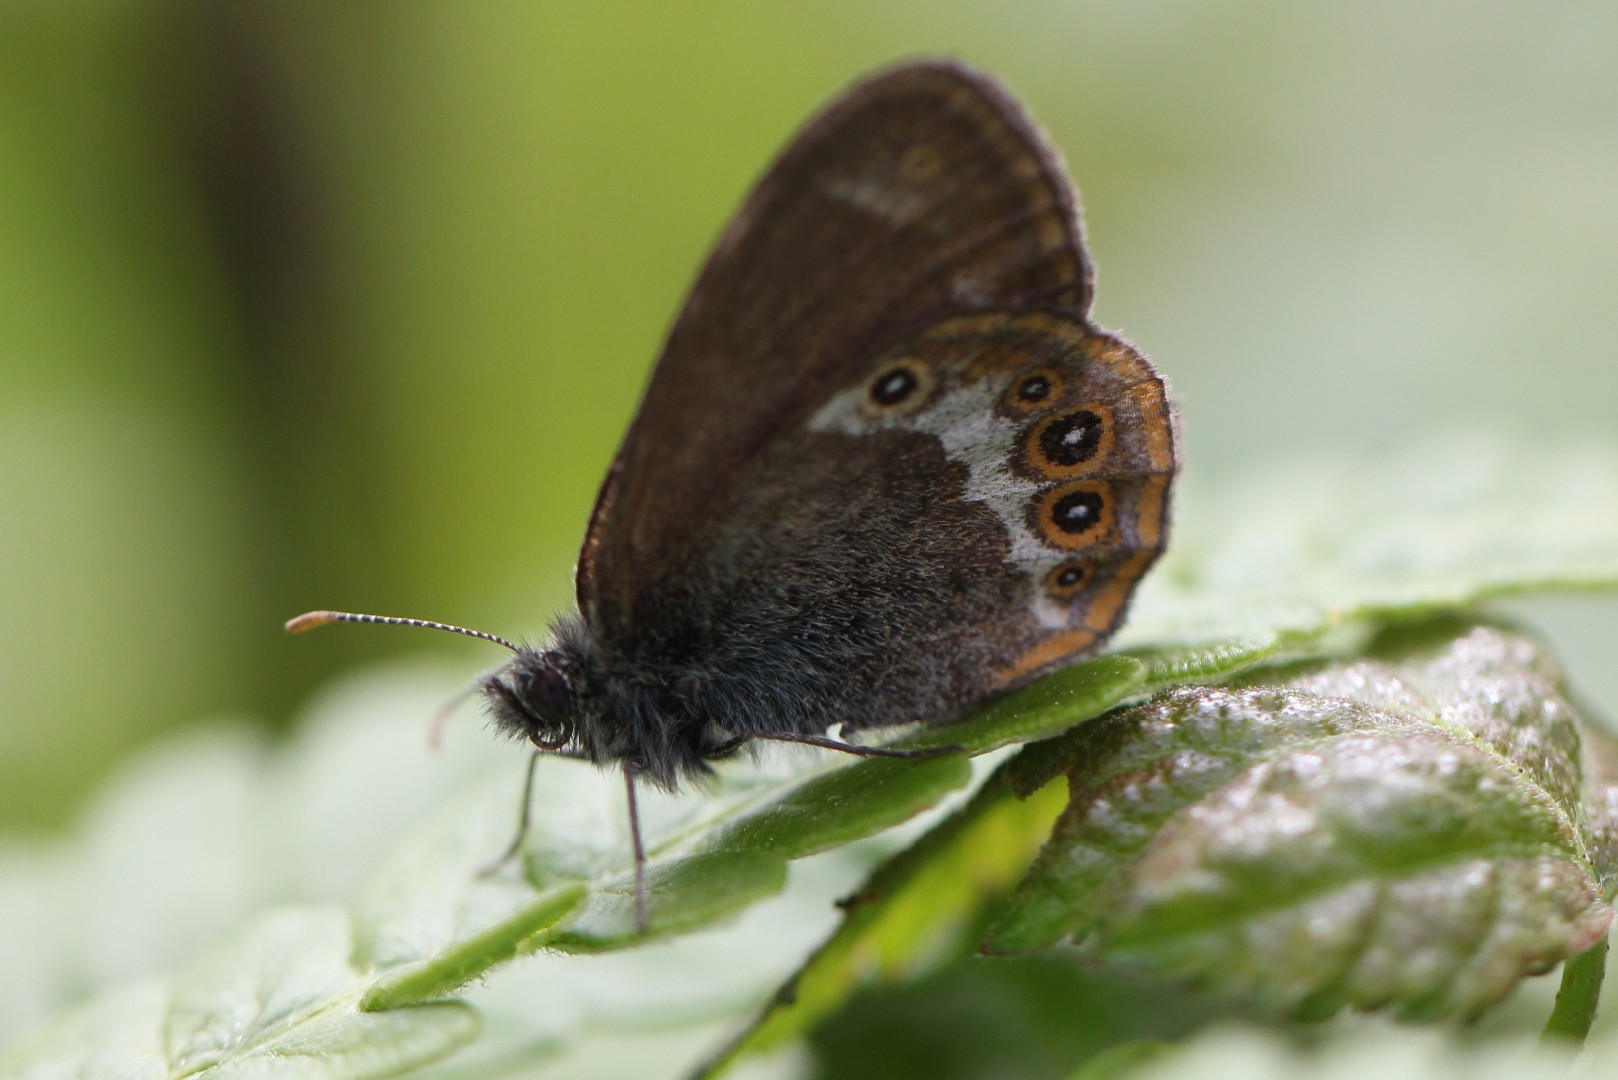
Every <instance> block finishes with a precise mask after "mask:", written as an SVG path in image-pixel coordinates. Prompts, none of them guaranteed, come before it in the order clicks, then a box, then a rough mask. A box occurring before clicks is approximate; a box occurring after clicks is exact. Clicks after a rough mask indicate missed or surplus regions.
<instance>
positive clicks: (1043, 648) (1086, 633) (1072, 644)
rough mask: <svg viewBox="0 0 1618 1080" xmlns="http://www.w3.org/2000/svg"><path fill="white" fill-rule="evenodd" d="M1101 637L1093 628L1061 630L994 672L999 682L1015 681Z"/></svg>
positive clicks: (1086, 647) (1085, 646)
mask: <svg viewBox="0 0 1618 1080" xmlns="http://www.w3.org/2000/svg"><path fill="white" fill-rule="evenodd" d="M1100 637H1101V635H1100V634H1097V633H1096V632H1095V631H1094V630H1085V629H1078V630H1063V631H1062V632H1061V633H1058V634H1052V635H1051V636H1050V637H1048V638H1046V639H1045V640H1044V641H1041V642H1040V643H1039V644H1038V645H1035V646H1034V647H1033V648H1032V649H1029V650H1028V651H1027V652H1025V653H1023V654H1022V655H1021V656H1019V657H1017V659H1016V660H1013V661H1012V662H1011V664H1010V666H1009V667H1003V668H1001V669H1000V670H999V671H998V672H996V674H997V675H998V676H999V678H1000V684H1001V685H1002V686H1004V685H1005V684H1007V683H1012V682H1016V681H1017V680H1018V679H1020V678H1022V677H1023V676H1024V675H1027V674H1028V673H1029V672H1031V671H1038V670H1039V669H1040V668H1042V667H1044V666H1045V665H1047V664H1054V663H1055V662H1056V661H1058V660H1061V659H1063V658H1064V657H1068V656H1073V655H1074V654H1076V653H1081V652H1083V651H1084V650H1086V649H1088V648H1090V647H1091V646H1093V645H1094V644H1095V643H1096V641H1097V640H1098V639H1099V638H1100Z"/></svg>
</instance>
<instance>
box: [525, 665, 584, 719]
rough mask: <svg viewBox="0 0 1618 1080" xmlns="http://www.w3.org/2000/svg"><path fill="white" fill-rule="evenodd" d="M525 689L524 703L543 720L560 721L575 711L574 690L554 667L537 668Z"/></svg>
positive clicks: (565, 677)
mask: <svg viewBox="0 0 1618 1080" xmlns="http://www.w3.org/2000/svg"><path fill="white" fill-rule="evenodd" d="M524 690H525V692H524V694H523V701H524V703H525V704H526V705H527V706H528V707H529V708H531V709H532V710H533V711H534V712H535V713H536V714H537V715H538V716H539V717H540V719H542V720H546V721H552V722H560V721H563V720H566V719H567V718H568V717H569V716H571V715H572V713H573V690H572V688H571V687H569V686H568V683H567V676H566V675H564V674H562V673H561V672H560V671H558V670H557V669H556V668H554V667H542V668H539V669H538V670H536V671H535V672H534V673H533V675H532V677H531V678H529V680H528V685H527V686H526V687H525V688H524Z"/></svg>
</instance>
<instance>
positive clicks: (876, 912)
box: [702, 770, 1061, 1077]
mask: <svg viewBox="0 0 1618 1080" xmlns="http://www.w3.org/2000/svg"><path fill="white" fill-rule="evenodd" d="M1059 795H1060V792H1059V790H1058V789H1056V788H1054V787H1053V788H1052V789H1050V795H1044V794H1039V795H1035V796H1034V797H1033V798H1030V799H1026V800H1024V799H1019V798H1017V797H1016V795H1015V793H1014V792H1013V791H1012V788H1011V785H1010V783H1009V781H1008V780H1007V778H1006V775H1005V771H1004V770H1001V771H1000V772H999V773H997V774H996V775H995V776H994V777H992V778H991V779H990V780H989V781H988V782H987V783H985V784H984V786H983V787H982V788H981V789H980V790H979V791H978V793H977V794H976V795H975V796H974V797H973V799H972V801H971V802H970V803H968V804H967V806H966V807H964V808H962V809H961V810H959V811H957V812H956V813H955V814H953V815H951V816H950V817H949V818H948V819H946V820H945V821H944V822H943V823H942V824H940V825H939V826H937V827H936V828H934V829H933V830H932V831H931V832H929V833H928V834H927V836H926V837H924V838H923V839H922V840H921V841H920V842H919V843H917V844H916V845H915V846H914V847H912V848H910V849H909V850H907V851H905V852H904V853H902V854H901V855H899V856H897V857H896V858H894V859H892V860H890V861H889V862H888V863H887V864H886V865H885V866H883V867H882V869H881V870H879V871H878V872H877V873H876V874H875V875H874V876H873V877H872V878H871V880H870V881H869V882H868V883H867V884H866V885H865V886H864V888H862V889H861V890H860V891H859V892H858V893H856V894H855V895H854V896H852V897H850V898H848V899H847V900H845V901H844V902H843V906H844V908H845V910H846V912H847V914H846V916H845V917H844V919H843V922H842V925H841V926H839V927H838V930H837V932H836V934H835V935H833V936H832V938H831V939H830V940H828V941H827V942H826V943H825V944H824V945H822V946H821V947H820V948H819V949H818V950H816V952H815V954H814V955H813V956H812V957H810V958H809V960H808V962H807V963H806V964H805V965H804V966H803V967H802V968H801V969H800V970H799V971H798V973H797V974H796V975H794V976H793V977H792V979H791V980H790V981H789V982H788V983H787V984H786V985H785V986H784V987H783V988H782V990H781V991H779V992H778V993H777V994H776V996H775V999H774V1000H773V1001H771V1002H770V1004H769V1005H768V1006H766V1008H765V1009H764V1011H763V1012H762V1013H761V1014H760V1015H759V1016H758V1017H757V1018H756V1019H755V1020H754V1021H753V1023H752V1024H751V1025H750V1026H749V1027H748V1028H747V1030H746V1031H744V1032H743V1033H742V1034H741V1035H740V1036H738V1037H737V1038H736V1039H735V1040H734V1041H733V1042H732V1043H731V1044H730V1045H729V1046H728V1047H726V1048H725V1049H724V1050H723V1051H722V1052H721V1053H720V1054H719V1055H718V1056H717V1057H715V1058H714V1060H713V1061H711V1062H710V1063H709V1064H708V1065H707V1066H706V1067H705V1068H704V1069H703V1070H702V1075H703V1076H709V1077H715V1076H719V1075H722V1074H723V1073H724V1072H725V1071H727V1070H728V1069H729V1068H730V1067H731V1066H733V1065H734V1064H736V1063H737V1062H738V1061H740V1060H741V1059H742V1058H745V1057H750V1056H753V1055H756V1054H760V1053H767V1052H769V1051H771V1050H774V1049H776V1048H778V1047H780V1046H782V1045H784V1044H785V1043H787V1042H789V1041H791V1040H792V1039H795V1038H798V1037H800V1036H802V1035H803V1034H804V1033H806V1032H807V1031H808V1030H809V1029H810V1028H812V1027H813V1026H814V1024H815V1023H817V1022H818V1021H820V1020H822V1019H823V1018H824V1017H825V1016H826V1015H827V1014H829V1013H830V1012H831V1011H832V1010H833V1009H835V1008H836V1007H837V1006H839V1005H841V1004H842V1003H843V1002H844V1001H845V1000H846V999H847V998H848V996H849V995H850V994H852V993H853V992H854V991H855V990H856V989H858V988H859V987H861V986H867V985H872V984H876V983H881V982H893V981H903V980H908V979H912V978H915V977H916V976H918V975H919V974H921V973H923V972H925V971H927V970H930V969H933V968H936V967H938V966H940V965H942V964H944V963H947V962H948V961H949V960H950V959H952V958H954V957H956V956H959V955H962V954H963V953H965V952H968V951H970V949H971V948H972V946H973V944H974V943H975V941H976V933H975V931H976V930H977V928H978V927H979V926H980V925H981V921H980V913H981V912H982V911H983V910H985V909H986V908H987V907H988V906H989V905H990V904H991V903H992V902H993V901H994V900H996V899H998V898H1000V897H1003V896H1004V895H1006V893H1007V892H1008V891H1009V890H1010V888H1011V886H1012V884H1013V883H1014V882H1015V881H1016V880H1017V878H1018V877H1019V876H1020V875H1021V874H1022V873H1023V871H1024V870H1025V869H1026V867H1027V865H1028V863H1029V860H1030V859H1032V857H1033V854H1034V852H1035V850H1036V849H1037V848H1038V846H1039V844H1040V842H1041V841H1042V840H1043V838H1044V837H1045V835H1046V834H1047V833H1048V831H1049V829H1050V824H1051V821H1052V819H1053V818H1054V816H1055V815H1056V813H1057V811H1058V810H1059V809H1060V807H1061V800H1060V798H1059V797H1052V796H1059Z"/></svg>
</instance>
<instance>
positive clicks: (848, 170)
mask: <svg viewBox="0 0 1618 1080" xmlns="http://www.w3.org/2000/svg"><path fill="white" fill-rule="evenodd" d="M1092 279H1093V271H1092V269H1091V266H1090V263H1089V260H1088V258H1087V257H1086V254H1085V250H1084V242H1083V237H1082V233H1081V230H1080V225H1079V220H1078V215H1077V212H1076V210H1075V207H1074V201H1073V195H1072V191H1071V189H1070V188H1069V186H1068V183H1067V180H1066V178H1065V176H1064V173H1063V170H1062V167H1061V164H1060V162H1059V160H1058V158H1057V156H1056V154H1055V153H1054V152H1053V151H1052V150H1051V149H1050V148H1049V147H1048V146H1047V144H1046V143H1045V141H1044V139H1043V138H1042V136H1041V135H1040V133H1039V131H1038V130H1037V129H1036V128H1035V127H1034V125H1033V124H1032V122H1031V121H1030V120H1029V119H1028V117H1027V116H1026V115H1024V113H1023V111H1022V109H1021V108H1019V107H1018V105H1017V103H1016V102H1015V101H1014V100H1013V99H1012V98H1011V97H1010V95H1009V94H1008V93H1007V92H1006V91H1005V90H1003V89H1002V88H1001V87H1000V86H999V84H997V83H996V82H995V81H993V80H992V79H990V78H988V77H987V76H984V75H982V74H980V73H978V72H975V71H972V70H970V69H968V68H965V67H963V66H961V65H958V64H954V63H945V62H933V61H928V62H920V63H909V64H904V65H901V66H898V67H895V68H892V69H890V70H887V71H883V72H880V73H878V74H876V75H874V76H872V77H870V78H868V79H866V80H864V81H863V82H860V83H858V84H857V85H855V86H854V87H853V88H851V89H850V90H848V91H847V92H846V93H845V94H844V95H843V96H842V97H840V98H839V99H837V100H836V101H834V102H833V103H832V104H831V105H830V106H829V107H828V108H827V109H826V110H825V111H824V112H822V113H821V114H820V115H819V116H818V117H816V118H815V119H813V120H812V121H811V122H810V123H809V124H808V126H807V127H805V128H804V129H803V131H802V132H800V133H799V134H798V136H797V138H796V139H794V140H793V141H792V143H791V144H790V145H789V146H788V147H787V148H786V150H785V151H784V152H783V153H782V154H781V156H780V158H779V159H778V160H777V161H776V162H775V164H774V165H773V166H771V168H770V170H769V171H768V172H767V173H766V174H765V175H764V178H763V179H762V180H760V181H759V183H758V186H757V187H756V188H755V189H754V190H753V192H752V194H751V195H750V196H749V197H748V199H747V201H746V202H745V203H744V204H743V206H742V208H741V210H740V211H739V212H738V213H737V214H736V216H735V218H734V220H732V221H731V223H730V225H729V227H728V228H727V229H726V230H725V232H724V234H723V235H722V236H721V237H720V238H719V242H718V244H717V245H716V246H715V248H714V251H713V253H712V254H711V255H710V256H709V258H708V263H707V265H706V266H705V267H704V269H703V271H702V274H701V276H700V277H699V278H698V279H697V283H696V286H695V287H694V288H693V289H692V290H691V295H690V297H689V298H688V299H687V300H686V303H685V308H684V310H683V311H682V312H681V313H680V317H679V319H678V320H677V321H676V322H675V324H674V329H673V330H672V332H671V333H670V334H669V338H668V343H667V344H666V346H665V347H664V350H663V355H662V357H661V358H660V359H659V361H658V363H657V366H656V368H655V369H654V370H653V373H652V378H651V382H650V384H649V385H648V387H647V388H646V393H645V397H644V398H643V400H642V401H641V405H640V411H639V413H638V415H637V416H636V417H635V420H634V422H633V423H632V424H631V426H630V429H629V433H628V435H627V436H626V437H625V439H624V443H623V446H622V447H621V448H620V449H619V451H618V457H617V460H616V461H614V463H613V465H612V469H611V471H610V472H609V473H608V475H607V479H606V482H605V483H604V484H603V485H602V488H601V493H600V495H599V497H598V498H597V500H596V507H595V512H594V514H593V515H592V517H591V520H590V526H589V529H588V531H587V532H586V534H585V538H584V547H583V551H582V552H581V554H580V558H579V566H578V612H577V613H576V614H569V615H567V616H565V617H563V618H561V619H560V620H558V621H557V622H556V624H555V626H554V627H553V633H552V637H551V641H550V644H549V645H548V646H547V647H546V648H545V649H543V650H533V649H527V648H519V647H517V646H515V645H512V644H511V643H510V642H506V641H504V640H503V639H500V638H496V637H494V636H493V635H490V634H483V633H480V632H478V631H469V630H465V629H464V628H461V627H450V626H446V625H445V624H441V623H431V622H427V621H425V620H413V619H392V618H385V617H380V616H370V615H358V614H353V613H348V612H311V613H309V614H307V615H303V616H299V617H298V618H297V619H294V620H292V622H291V623H289V624H288V628H289V629H293V630H301V629H307V628H308V627H311V626H316V625H320V624H322V623H326V622H332V621H362V622H389V623H405V624H409V625H417V626H431V627H436V628H439V629H449V630H454V631H456V632H459V633H470V634H473V635H474V636H478V637H483V638H487V639H489V640H494V641H498V642H500V643H501V644H505V645H507V646H508V647H509V648H511V649H512V650H513V652H514V653H515V654H516V655H515V656H514V658H513V659H512V660H511V661H510V662H509V663H508V664H506V665H505V666H504V667H503V668H502V669H501V670H500V671H498V672H497V673H496V674H494V675H492V676H489V677H487V678H485V679H484V680H482V682H481V683H480V684H479V688H480V689H481V690H482V692H483V694H484V696H485V700H486V704H487V706H488V709H489V711H490V714H491V715H492V717H493V719H494V722H495V724H496V725H497V727H498V728H499V729H500V730H501V731H503V732H505V733H507V734H510V735H512V736H516V737H521V738H523V739H526V740H528V741H529V742H531V743H532V744H533V745H534V746H535V747H537V748H538V749H539V751H541V752H547V753H555V754H563V755H567V756H574V757H579V758H584V759H587V760H589V761H592V762H595V763H597V764H599V765H617V766H619V767H621V768H622V770H623V773H624V777H625V781H626V787H627V790H628V792H629V799H630V814H631V823H632V830H631V831H632V834H633V838H634V847H635V860H636V861H635V869H636V876H635V881H636V913H637V923H638V925H639V927H640V928H641V929H642V930H643V931H644V930H645V929H646V926H647V917H646V908H645V888H644V878H643V873H644V853H643V851H642V847H641V841H640V835H639V828H638V823H637V822H636V820H635V804H634V796H635V780H636V778H637V777H644V778H646V779H648V780H650V781H651V782H653V783H655V784H657V785H658V786H660V787H663V788H666V789H673V788H675V787H676V786H677V785H678V784H679V783H680V781H681V780H683V779H685V778H687V777H692V776H699V775H702V774H704V773H706V772H708V771H709V767H710V762H712V761H714V760H716V759H718V758H723V757H725V756H727V755H729V754H731V753H733V752H735V751H736V750H737V749H739V748H740V747H742V746H744V745H746V744H747V743H748V742H749V741H751V740H754V739H769V740H778V741H786V742H800V743H810V744H813V745H818V746H829V747H833V748H836V749H842V750H848V751H850V752H855V753H863V754H891V755H912V756H913V755H917V754H920V753H935V752H938V749H937V748H934V749H932V750H929V751H914V750H911V751H906V750H897V749H885V748H881V747H865V746H857V745H853V744H851V743H847V742H843V741H840V740H834V739H831V738H828V737H827V735H826V733H827V732H828V730H829V729H831V728H833V727H838V726H840V736H841V738H842V739H847V738H848V737H849V736H851V735H852V734H853V733H855V732H857V731H859V730H860V729H863V728H871V727H887V726H893V725H901V724H918V723H919V724H929V725H937V724H944V723H948V722H949V721H952V720H956V719H959V718H960V717H962V716H963V715H964V714H966V713H967V712H969V711H971V710H972V709H973V708H975V707H976V706H978V705H980V704H982V703H983V702H985V701H986V700H988V699H990V698H992V697H994V696H996V695H998V694H1002V693H1004V692H1006V691H1008V690H1010V689H1012V688H1014V687H1017V686H1020V685H1022V684H1024V683H1026V682H1028V681H1030V680H1031V679H1034V678H1036V677H1038V676H1039V675H1040V674H1042V673H1044V672H1047V671H1050V670H1051V669H1052V668H1055V667H1058V666H1060V665H1062V664H1065V663H1069V662H1071V661H1072V660H1073V659H1074V658H1076V657H1079V656H1082V655H1084V654H1086V653H1089V652H1091V651H1093V650H1095V649H1096V648H1097V647H1099V646H1100V645H1101V643H1102V642H1104V641H1105V640H1106V639H1107V637H1108V635H1110V634H1111V633H1112V632H1113V631H1114V630H1115V629H1116V628H1117V627H1118V625H1119V623H1120V622H1121V621H1122V619H1123V617H1124V612H1125V609H1126V607H1127V606H1128V602H1129V597H1130V593H1131V592H1132V590H1133V589H1134V587H1135V584H1136V582H1138V581H1139V580H1140V578H1141V575H1143V574H1144V573H1145V572H1146V570H1147V569H1148V568H1149V567H1150V566H1151V564H1152V562H1153V561H1154V560H1155V559H1156V558H1157V556H1158V553H1159V552H1161V551H1162V549H1163V546H1164V543H1165V541H1166V539H1167V534H1168V505H1169V493H1170V487H1171V485H1172V482H1173V478H1174V475H1175V471H1176V467H1177V461H1176V449H1175V442H1176V435H1175V422H1174V410H1173V407H1172V405H1171V404H1170V401H1169V397H1168V392H1167V388H1166V386H1165V384H1164V381H1163V379H1162V378H1161V377H1160V376H1158V374H1157V373H1156V372H1155V371H1154V370H1153V368H1152V366H1151V364H1150V363H1148V362H1147V360H1146V359H1145V357H1143V356H1142V355H1141V354H1140V353H1139V352H1137V351H1136V350H1135V349H1134V348H1133V347H1132V346H1130V345H1129V344H1127V343H1126V342H1124V341H1122V340H1120V339H1119V338H1117V337H1114V336H1113V335H1111V334H1108V333H1107V332H1106V331H1104V330H1102V329H1100V328H1098V327H1096V326H1094V325H1093V324H1092V323H1091V322H1090V320H1089V309H1090V300H1091V291H1092V289H1091V286H1092ZM949 749H950V748H945V750H946V751H948V750H949ZM531 779H532V773H530V781H531ZM520 841H521V836H520V834H519V839H518V841H517V843H520Z"/></svg>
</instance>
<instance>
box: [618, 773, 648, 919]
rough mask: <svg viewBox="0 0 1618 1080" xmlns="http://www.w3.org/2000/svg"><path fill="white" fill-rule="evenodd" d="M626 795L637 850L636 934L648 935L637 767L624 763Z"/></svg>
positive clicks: (644, 855) (630, 832) (644, 852)
mask: <svg viewBox="0 0 1618 1080" xmlns="http://www.w3.org/2000/svg"><path fill="white" fill-rule="evenodd" d="M624 793H625V794H626V795H627V796H628V797H629V840H630V843H631V845H633V847H634V850H635V932H636V933H637V934H644V933H646V931H647V929H648V928H649V927H650V925H651V923H650V921H649V920H648V919H647V917H646V848H645V846H644V845H643V844H642V843H641V838H640V810H639V809H638V808H637V806H636V804H635V766H633V765H631V764H629V763H628V762H625V763H624Z"/></svg>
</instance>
